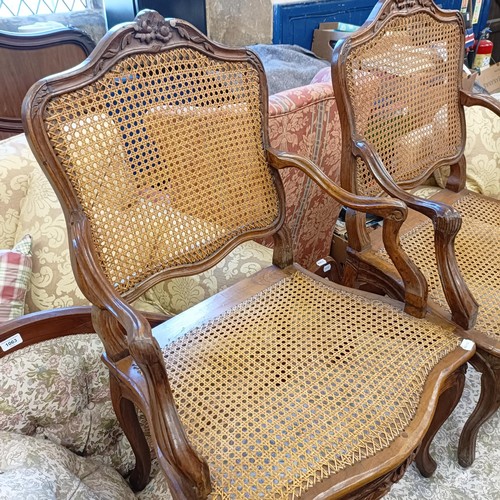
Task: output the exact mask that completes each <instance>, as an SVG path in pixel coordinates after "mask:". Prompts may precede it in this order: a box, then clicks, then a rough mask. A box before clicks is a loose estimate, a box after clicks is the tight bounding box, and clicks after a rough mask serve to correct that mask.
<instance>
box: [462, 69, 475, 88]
mask: <svg viewBox="0 0 500 500" xmlns="http://www.w3.org/2000/svg"><path fill="white" fill-rule="evenodd" d="M477 75H478V73H477V72H476V71H474V73H469V74H466V73H464V75H463V78H462V88H463V89H464V90H467V91H468V92H472V87H474V82H475V81H476V78H477Z"/></svg>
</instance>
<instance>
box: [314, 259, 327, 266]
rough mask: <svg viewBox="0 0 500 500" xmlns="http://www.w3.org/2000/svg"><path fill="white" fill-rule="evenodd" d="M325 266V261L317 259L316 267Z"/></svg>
mask: <svg viewBox="0 0 500 500" xmlns="http://www.w3.org/2000/svg"><path fill="white" fill-rule="evenodd" d="M325 264H326V260H325V259H319V260H318V261H317V262H316V265H317V266H318V267H321V266H324V265H325Z"/></svg>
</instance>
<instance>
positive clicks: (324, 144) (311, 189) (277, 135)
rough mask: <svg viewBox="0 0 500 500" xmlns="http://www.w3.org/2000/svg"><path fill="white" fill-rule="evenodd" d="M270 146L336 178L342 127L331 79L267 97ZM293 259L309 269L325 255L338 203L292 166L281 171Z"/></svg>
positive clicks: (328, 248) (335, 218) (333, 178)
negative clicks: (298, 157)
mask: <svg viewBox="0 0 500 500" xmlns="http://www.w3.org/2000/svg"><path fill="white" fill-rule="evenodd" d="M269 139H270V142H271V146H273V147H274V148H276V149H279V150H282V151H289V152H292V153H297V154H299V155H302V156H305V157H306V158H309V159H310V160H312V161H313V162H315V163H316V164H317V165H318V166H319V167H320V168H321V169H322V170H323V172H325V174H326V175H328V176H329V177H330V178H331V179H332V180H333V181H334V182H338V181H339V173H340V147H341V131H340V122H339V120H338V110H337V104H336V101H335V98H334V97H333V91H332V87H331V83H318V84H315V85H306V86H304V87H298V88H295V89H291V90H288V91H286V92H281V93H279V94H275V95H272V96H271V97H270V98H269ZM280 174H281V178H282V179H283V183H284V186H285V193H286V204H287V214H288V221H287V222H288V224H289V226H290V230H291V232H292V237H293V241H294V258H295V260H296V261H297V262H298V263H299V264H300V265H302V266H304V267H306V268H308V269H311V270H313V269H314V267H315V262H316V261H317V260H319V259H321V258H324V257H326V256H328V255H329V254H330V244H331V241H332V237H333V229H334V226H335V222H336V220H337V217H338V214H339V212H340V205H339V204H338V203H337V202H336V201H335V200H334V199H333V198H330V197H329V196H327V195H326V194H325V193H324V192H323V191H322V190H321V189H320V188H319V187H318V186H317V185H316V184H314V183H313V182H312V181H311V180H310V179H309V178H307V177H306V176H305V174H303V173H302V172H300V171H298V170H297V169H285V170H281V171H280Z"/></svg>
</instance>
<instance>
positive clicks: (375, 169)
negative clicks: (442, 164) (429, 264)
mask: <svg viewBox="0 0 500 500" xmlns="http://www.w3.org/2000/svg"><path fill="white" fill-rule="evenodd" d="M353 154H358V155H359V156H360V157H361V158H362V159H363V161H364V162H365V163H366V164H367V165H368V166H369V168H370V171H371V172H372V174H373V176H374V177H375V179H376V181H377V182H378V184H379V185H380V186H381V187H382V189H383V190H384V191H385V192H386V193H388V194H390V195H391V196H394V197H395V198H397V199H399V200H401V201H404V202H405V203H406V204H407V205H408V206H409V207H410V208H412V209H413V210H416V211H417V212H420V213H422V214H424V215H425V216H427V217H429V218H430V219H431V220H432V223H433V225H434V246H435V252H436V261H437V267H438V272H439V277H440V279H441V284H442V287H443V292H444V295H445V297H446V300H447V302H448V304H449V306H450V309H451V315H452V319H453V321H455V322H456V323H457V324H458V325H460V326H461V327H462V328H465V329H469V328H471V327H472V326H473V325H474V323H475V321H476V317H477V312H478V304H477V302H476V301H475V299H474V297H473V295H472V293H471V292H470V290H469V288H468V286H467V284H466V282H465V280H464V278H463V276H462V273H461V272H460V268H459V267H458V262H457V258H456V255H455V237H456V235H457V234H458V232H459V230H460V228H461V226H462V217H461V215H460V213H459V212H458V210H456V209H455V208H454V207H452V206H449V205H446V204H444V203H439V202H436V201H432V200H424V199H422V198H418V197H417V196H414V195H413V194H411V193H408V192H406V191H404V190H403V189H401V188H400V187H399V186H398V185H397V184H396V183H395V182H394V181H393V180H392V177H391V175H390V174H389V172H387V170H386V168H385V167H384V164H383V163H382V160H381V158H380V157H379V155H378V154H377V153H376V152H375V151H374V149H373V148H372V147H370V146H369V144H368V143H366V142H365V141H362V140H357V141H355V143H354V145H353Z"/></svg>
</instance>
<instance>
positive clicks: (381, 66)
mask: <svg viewBox="0 0 500 500" xmlns="http://www.w3.org/2000/svg"><path fill="white" fill-rule="evenodd" d="M459 29H460V26H459V25H458V24H457V23H442V22H440V21H438V20H437V19H435V18H434V17H433V16H432V15H431V14H430V13H428V12H418V13H415V14H414V15H411V16H395V17H392V18H391V19H390V20H388V21H387V22H386V23H385V24H384V29H383V30H381V31H380V32H379V33H377V34H376V35H375V36H374V37H373V38H372V39H370V41H368V42H366V43H363V44H361V45H359V46H353V47H352V48H351V49H350V53H349V58H348V59H347V60H346V62H345V74H346V92H347V95H348V98H349V99H350V106H352V116H353V131H354V132H355V133H356V134H359V136H360V137H363V138H364V139H365V140H366V141H368V142H369V143H370V144H372V145H373V147H374V149H375V150H376V151H377V152H378V154H379V155H380V158H381V160H382V162H383V164H384V166H385V168H386V169H387V171H388V172H389V174H390V175H391V176H392V178H393V179H394V180H395V181H396V182H398V183H399V182H406V183H410V184H409V185H411V182H412V181H415V180H418V179H421V178H422V176H423V175H424V174H426V173H430V172H431V171H432V168H433V167H434V165H435V164H436V163H437V162H438V161H440V160H441V159H442V158H453V157H456V156H457V155H458V154H459V153H460V152H461V151H462V148H463V145H462V123H461V115H460V108H459V98H458V92H459V89H458V86H457V85H456V82H457V78H461V76H460V73H461V65H460V61H459V59H458V58H459V56H460V50H459V49H460V46H459V45H458V44H459V43H460V41H461V37H460V33H459V31H458V30H459ZM348 43H349V41H348V42H347V43H346V44H348ZM356 189H357V192H358V193H359V194H363V195H367V196H375V195H377V194H379V193H380V191H381V189H380V186H379V185H378V184H377V183H376V181H375V179H374V178H373V176H372V175H371V173H370V170H369V169H368V167H367V165H366V164H365V163H364V162H363V161H362V160H361V159H359V158H358V159H357V162H356Z"/></svg>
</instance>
